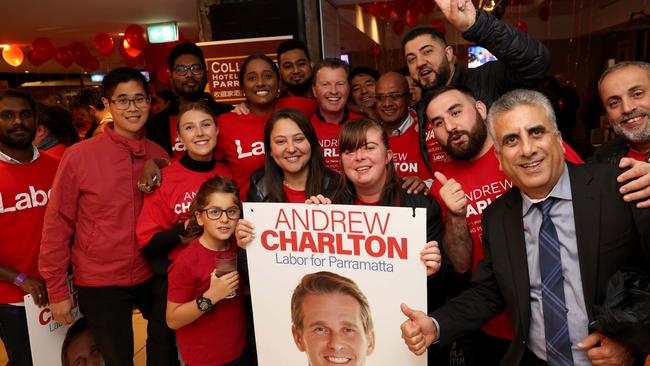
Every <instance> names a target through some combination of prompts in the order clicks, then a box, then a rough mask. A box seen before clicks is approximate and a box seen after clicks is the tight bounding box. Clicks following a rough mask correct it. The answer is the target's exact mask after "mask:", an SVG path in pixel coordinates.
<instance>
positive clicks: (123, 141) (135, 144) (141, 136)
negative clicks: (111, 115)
mask: <svg viewBox="0 0 650 366" xmlns="http://www.w3.org/2000/svg"><path fill="white" fill-rule="evenodd" d="M113 126H114V125H113V122H108V123H107V124H106V127H107V128H105V129H104V133H105V134H106V135H107V136H108V137H109V138H110V139H111V140H112V141H114V142H115V143H116V144H118V145H122V146H124V148H125V149H126V150H128V151H130V152H131V153H133V155H134V156H145V155H146V153H147V152H146V149H145V146H146V140H147V139H146V138H145V132H144V128H142V129H141V130H140V131H139V132H138V134H137V135H138V137H137V139H135V140H132V139H129V138H126V137H124V136H122V135H120V134H118V133H117V132H115V131H114V130H113Z"/></svg>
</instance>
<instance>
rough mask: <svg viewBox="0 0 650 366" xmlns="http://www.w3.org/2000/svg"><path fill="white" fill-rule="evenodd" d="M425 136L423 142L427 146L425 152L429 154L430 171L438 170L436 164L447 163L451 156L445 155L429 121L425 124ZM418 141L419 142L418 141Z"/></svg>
mask: <svg viewBox="0 0 650 366" xmlns="http://www.w3.org/2000/svg"><path fill="white" fill-rule="evenodd" d="M425 131H426V136H425V138H424V143H425V145H426V148H427V154H428V155H429V165H430V166H431V171H432V172H435V171H436V170H439V168H438V166H440V165H441V164H444V163H449V162H450V161H451V156H449V155H447V153H446V152H445V150H443V149H442V146H440V144H439V143H438V140H436V135H435V133H434V132H433V126H431V123H428V122H427V124H426V128H425ZM418 143H419V142H418Z"/></svg>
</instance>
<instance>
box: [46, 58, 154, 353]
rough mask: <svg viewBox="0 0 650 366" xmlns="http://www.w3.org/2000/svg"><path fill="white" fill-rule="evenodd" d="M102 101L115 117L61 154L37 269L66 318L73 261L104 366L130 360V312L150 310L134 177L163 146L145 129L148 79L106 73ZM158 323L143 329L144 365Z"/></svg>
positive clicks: (128, 72)
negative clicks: (145, 336)
mask: <svg viewBox="0 0 650 366" xmlns="http://www.w3.org/2000/svg"><path fill="white" fill-rule="evenodd" d="M102 86H103V89H104V97H103V98H102V101H103V102H104V104H105V105H106V107H107V108H108V109H109V110H110V111H111V114H112V116H113V123H108V124H107V125H106V128H105V130H104V133H103V134H100V135H97V136H95V137H93V138H91V139H88V140H84V141H83V142H80V143H78V144H76V145H74V146H72V147H70V148H69V149H68V150H67V151H66V153H65V154H64V156H63V159H62V160H61V165H60V167H59V170H58V171H57V174H56V177H55V179H54V185H53V187H52V194H51V197H50V205H49V206H48V209H47V210H46V213H45V223H44V227H43V239H42V242H41V253H40V257H39V270H40V273H41V275H42V276H43V278H44V279H45V281H46V284H47V290H48V293H49V295H50V303H51V309H52V314H53V317H54V319H55V320H57V321H59V322H61V323H64V324H69V323H71V322H72V320H73V318H72V315H71V314H70V310H71V309H72V307H73V304H72V300H71V299H70V298H69V297H68V289H67V286H66V284H65V279H66V276H67V274H68V266H69V264H70V263H71V264H72V274H73V276H74V284H75V286H76V288H77V290H78V299H79V306H80V309H81V312H82V313H83V314H84V316H85V317H86V320H87V321H88V325H89V326H90V329H91V331H92V333H93V335H94V336H95V339H96V342H97V347H98V348H99V351H100V352H101V353H102V354H103V356H104V360H105V362H106V365H107V366H110V365H119V366H123V365H133V331H132V326H131V317H132V310H133V307H134V306H135V307H137V308H138V309H140V311H141V312H142V314H143V316H144V317H145V318H147V317H148V315H149V312H150V309H151V295H150V294H151V291H152V289H151V286H152V283H153V281H152V275H153V272H152V270H151V268H150V267H149V265H148V263H147V261H146V260H145V258H144V257H143V256H142V254H140V251H139V250H138V244H137V241H136V237H135V224H136V222H137V219H138V215H139V214H140V209H141V207H142V199H143V197H142V193H140V191H138V189H137V187H136V185H137V179H138V177H139V176H140V173H141V170H142V166H143V164H144V162H145V160H146V159H153V158H160V157H163V156H165V155H166V153H165V151H164V150H163V149H162V148H161V147H160V146H158V145H156V144H155V143H153V142H151V141H149V140H147V139H146V138H145V136H144V130H143V128H142V127H143V126H144V124H145V122H146V121H147V117H148V116H149V107H150V96H149V90H148V88H147V81H146V80H145V78H144V77H143V76H142V74H141V73H140V72H139V71H137V70H134V69H130V68H126V67H121V68H117V69H114V70H112V71H111V72H109V73H108V74H107V75H106V76H105V77H104V80H103V83H102ZM156 326H158V323H157V322H155V321H150V322H149V325H148V329H147V333H148V340H147V356H148V357H147V364H149V365H158V364H162V363H160V362H156V360H155V356H156V354H157V352H155V351H154V352H152V349H151V346H152V344H153V343H154V341H153V339H154V338H155V336H156V335H157V334H159V332H157V331H156V329H155V328H156Z"/></svg>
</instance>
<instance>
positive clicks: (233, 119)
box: [215, 112, 270, 197]
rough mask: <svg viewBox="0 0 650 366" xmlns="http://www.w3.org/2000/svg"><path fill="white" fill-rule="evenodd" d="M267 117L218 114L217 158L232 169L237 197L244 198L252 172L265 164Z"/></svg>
mask: <svg viewBox="0 0 650 366" xmlns="http://www.w3.org/2000/svg"><path fill="white" fill-rule="evenodd" d="M269 116H270V115H268V114H265V115H262V116H256V115H254V114H252V113H249V114H246V115H238V114H236V113H234V112H228V113H224V114H222V115H220V116H219V117H217V126H219V135H218V136H217V147H216V150H215V154H216V157H217V161H224V162H226V164H227V165H228V167H229V168H230V170H231V171H232V177H233V180H234V181H235V183H237V187H238V188H239V196H240V197H246V193H247V192H248V187H249V184H250V176H251V174H253V172H254V171H255V170H257V169H259V168H260V167H262V166H263V165H264V125H265V124H266V121H267V120H268V119H269Z"/></svg>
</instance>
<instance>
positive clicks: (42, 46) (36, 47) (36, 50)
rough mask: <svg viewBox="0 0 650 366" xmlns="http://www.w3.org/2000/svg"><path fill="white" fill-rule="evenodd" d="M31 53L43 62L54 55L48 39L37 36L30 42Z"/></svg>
mask: <svg viewBox="0 0 650 366" xmlns="http://www.w3.org/2000/svg"><path fill="white" fill-rule="evenodd" d="M32 53H33V57H34V58H35V60H40V61H41V63H43V62H45V61H47V60H49V59H51V58H52V56H54V46H53V45H52V42H51V41H50V40H49V39H47V38H43V37H39V38H36V39H35V40H34V42H32Z"/></svg>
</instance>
